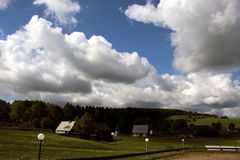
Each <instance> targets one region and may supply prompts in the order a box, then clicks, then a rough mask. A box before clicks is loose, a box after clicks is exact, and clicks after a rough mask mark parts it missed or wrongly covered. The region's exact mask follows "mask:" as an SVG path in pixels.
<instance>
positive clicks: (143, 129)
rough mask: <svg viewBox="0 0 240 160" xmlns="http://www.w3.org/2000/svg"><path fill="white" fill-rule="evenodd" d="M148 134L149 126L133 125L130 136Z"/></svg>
mask: <svg viewBox="0 0 240 160" xmlns="http://www.w3.org/2000/svg"><path fill="white" fill-rule="evenodd" d="M148 133H149V126H148V125H134V126H133V130H132V134H133V136H141V135H142V136H147V135H148Z"/></svg>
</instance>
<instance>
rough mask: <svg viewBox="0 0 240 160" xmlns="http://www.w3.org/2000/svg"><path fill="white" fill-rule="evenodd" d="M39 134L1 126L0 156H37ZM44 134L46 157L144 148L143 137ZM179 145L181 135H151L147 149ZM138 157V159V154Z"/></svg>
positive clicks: (215, 141)
mask: <svg viewBox="0 0 240 160" xmlns="http://www.w3.org/2000/svg"><path fill="white" fill-rule="evenodd" d="M37 134H38V132H36V131H23V130H13V129H0V159H1V160H5V159H11V160H12V159H13V160H14V159H37V155H38V147H39V144H38V140H37V138H36V135H37ZM44 134H45V137H46V138H45V140H44V141H43V148H42V149H43V150H42V157H43V159H56V158H74V157H75V158H76V157H96V156H106V155H116V154H126V153H134V152H144V151H145V142H144V138H143V137H136V138H133V137H131V136H121V137H118V138H117V140H116V141H113V142H104V141H101V142H95V141H86V140H82V139H78V138H71V137H64V136H58V135H56V134H54V133H50V132H44ZM185 143H186V144H185V146H195V147H201V146H203V145H205V144H209V145H240V140H238V139H232V138H221V139H220V138H211V139H207V138H198V139H186V141H185ZM180 147H182V144H181V139H180V138H166V137H150V142H149V145H148V150H149V151H152V150H160V149H171V148H180ZM156 156H157V155H156ZM158 156H159V155H158ZM151 157H154V156H151ZM142 158H143V157H140V158H139V159H142ZM135 159H138V158H136V157H135Z"/></svg>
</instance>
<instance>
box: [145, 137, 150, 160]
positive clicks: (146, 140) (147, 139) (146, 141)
mask: <svg viewBox="0 0 240 160" xmlns="http://www.w3.org/2000/svg"><path fill="white" fill-rule="evenodd" d="M148 142H149V138H145V144H146V146H145V147H146V148H145V149H146V150H145V152H146V159H148V156H147V150H148Z"/></svg>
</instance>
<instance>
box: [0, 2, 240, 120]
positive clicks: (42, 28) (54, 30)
mask: <svg viewBox="0 0 240 160" xmlns="http://www.w3.org/2000/svg"><path fill="white" fill-rule="evenodd" d="M60 2H63V1H56V2H55V1H53V2H52V1H51V2H50V1H45V0H44V1H43V0H41V1H40V0H35V1H34V3H36V5H42V4H44V5H46V6H47V9H48V10H49V9H50V10H51V14H54V15H55V16H56V17H58V16H57V14H58V13H57V12H58V11H55V10H54V9H51V7H49V6H52V5H53V4H52V3H60ZM68 2H71V3H74V4H75V2H73V1H68ZM238 3H239V2H238V1H234V0H228V1H224V0H219V1H209V3H203V2H202V1H200V0H196V1H188V0H185V1H182V0H161V1H160V3H159V4H158V6H154V5H153V4H152V3H151V2H150V1H148V3H147V4H146V5H143V6H141V5H137V4H135V5H132V6H129V7H128V9H127V10H126V11H125V14H126V15H128V16H129V18H131V19H135V20H138V21H141V22H144V23H153V24H154V25H156V26H160V27H168V28H170V29H172V31H173V32H172V35H171V38H172V43H173V45H174V46H175V59H174V65H175V67H176V68H177V69H179V70H180V71H183V72H186V74H184V75H169V74H163V75H159V74H158V73H157V71H156V69H155V68H154V67H153V66H152V65H151V64H150V63H149V62H148V60H147V59H146V58H144V57H141V56H139V54H138V53H137V52H133V53H129V52H119V51H117V50H116V49H114V48H113V47H112V44H111V43H110V42H109V41H107V40H106V39H105V38H104V37H102V36H96V35H93V36H92V37H89V38H88V37H86V35H85V34H84V33H82V32H72V33H70V34H64V33H63V32H62V29H61V28H60V27H54V26H53V25H52V23H51V22H50V21H47V20H46V19H44V18H39V17H38V16H33V17H32V18H31V20H30V21H29V22H28V23H27V24H26V25H25V26H23V27H22V28H21V29H19V30H17V31H16V32H15V33H13V34H11V35H8V36H7V38H6V39H4V40H0V72H1V74H0V90H1V94H0V95H1V96H3V97H4V96H8V97H23V98H28V99H41V100H46V101H50V102H56V103H59V104H61V103H66V102H67V101H68V102H72V103H81V104H90V105H104V106H112V107H128V106H132V107H146V108H147V107H151V108H178V109H183V110H191V111H198V112H199V111H200V112H204V113H213V114H222V115H227V116H231V117H235V116H240V110H239V108H240V81H239V80H233V78H232V74H231V73H227V72H223V73H221V72H219V70H220V69H223V70H237V69H238V67H239V66H238V63H239V54H238V45H237V43H238V42H239V41H237V40H238V36H239V34H237V33H238V30H237V28H238V25H239V18H238V16H237V15H238V12H239V11H238V10H237V9H238ZM66 4H68V3H66ZM53 6H54V5H53ZM65 7H66V6H65ZM236 7H237V8H236ZM60 8H61V7H60ZM66 8H67V7H66ZM67 9H68V8H67ZM79 9H80V8H79ZM62 12H63V13H64V14H60V15H63V17H64V18H66V15H68V13H69V12H67V11H66V12H65V11H62ZM65 13H67V14H65ZM70 13H77V12H70ZM230 15H231V16H230ZM71 16H72V14H71ZM71 16H70V17H71ZM60 17H61V16H60ZM63 17H62V18H60V19H64V18H63ZM67 17H68V16H67ZM68 18H69V17H68ZM72 18H74V17H72ZM69 20H70V21H69ZM63 22H64V21H63ZM66 23H74V21H71V18H70V19H68V20H66ZM230 35H232V36H230ZM228 41H229V42H228ZM230 42H231V43H230ZM235 51H236V52H235ZM226 53H227V54H226ZM222 59H225V61H223V60H222ZM209 70H211V72H208V71H209ZM216 70H218V72H215V71H216ZM196 71H197V72H196Z"/></svg>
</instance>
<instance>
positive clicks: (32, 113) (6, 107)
mask: <svg viewBox="0 0 240 160" xmlns="http://www.w3.org/2000/svg"><path fill="white" fill-rule="evenodd" d="M171 115H191V116H208V115H205V114H199V113H193V112H186V111H181V110H174V109H143V108H108V107H96V106H81V105H73V104H70V103H66V104H65V105H64V106H63V107H60V106H58V105H55V104H52V103H46V102H42V101H29V100H17V101H15V102H13V103H12V104H9V103H7V102H5V101H3V100H0V121H1V122H10V123H14V124H15V125H18V126H20V127H26V128H43V129H51V130H55V129H56V127H57V126H58V125H59V123H60V122H61V121H73V120H75V121H76V120H81V119H83V118H84V119H87V120H88V121H90V120H91V122H88V123H92V122H105V123H107V124H108V125H109V127H110V128H111V130H112V131H115V130H117V131H119V132H120V133H122V134H131V132H132V128H133V125H135V124H147V125H149V126H150V127H151V129H152V130H153V132H154V133H156V134H167V135H170V134H172V135H179V134H181V135H190V134H195V133H196V132H193V131H196V130H197V129H195V128H196V127H195V126H193V125H188V123H187V121H186V120H183V119H179V120H169V119H168V117H169V116H171ZM89 117H90V118H89ZM88 123H86V125H87V124H88ZM194 127H195V128H194ZM215 128H217V127H215ZM218 128H219V127H218ZM232 128H233V127H232ZM205 132H206V131H205Z"/></svg>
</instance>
